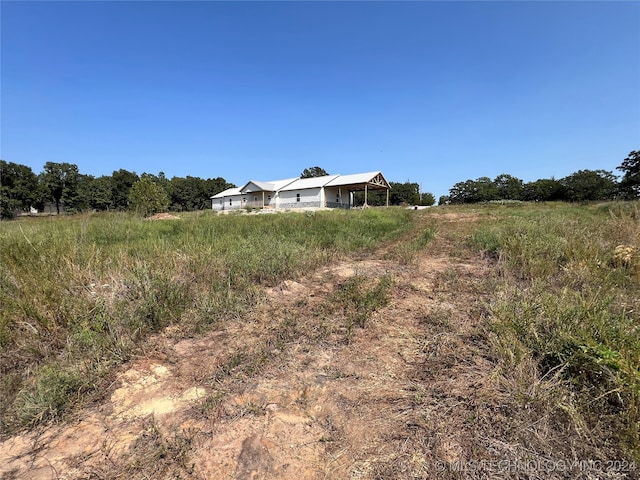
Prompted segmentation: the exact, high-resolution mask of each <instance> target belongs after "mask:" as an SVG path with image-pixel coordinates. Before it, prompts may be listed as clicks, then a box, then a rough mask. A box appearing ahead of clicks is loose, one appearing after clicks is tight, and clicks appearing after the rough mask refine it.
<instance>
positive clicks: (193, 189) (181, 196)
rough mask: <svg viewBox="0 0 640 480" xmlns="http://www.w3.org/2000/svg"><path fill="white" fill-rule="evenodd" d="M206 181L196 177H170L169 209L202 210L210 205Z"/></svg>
mask: <svg viewBox="0 0 640 480" xmlns="http://www.w3.org/2000/svg"><path fill="white" fill-rule="evenodd" d="M210 197H211V195H209V194H208V191H207V183H206V181H205V180H203V179H202V178H198V177H190V176H188V177H185V178H182V177H173V178H172V179H171V209H172V210H176V211H192V210H203V209H205V208H209V207H210V205H211V198H210Z"/></svg>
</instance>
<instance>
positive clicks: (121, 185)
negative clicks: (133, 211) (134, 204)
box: [111, 168, 139, 210]
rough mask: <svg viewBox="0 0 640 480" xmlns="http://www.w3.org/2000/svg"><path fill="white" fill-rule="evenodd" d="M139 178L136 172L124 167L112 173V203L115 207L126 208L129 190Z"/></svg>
mask: <svg viewBox="0 0 640 480" xmlns="http://www.w3.org/2000/svg"><path fill="white" fill-rule="evenodd" d="M138 180H139V177H138V174H137V173H136V172H129V171H127V170H125V169H123V168H121V169H120V170H118V171H114V172H113V173H112V174H111V205H112V206H113V208H115V209H118V210H126V208H127V203H128V201H129V192H130V191H131V187H133V184H134V183H136V182H137V181H138Z"/></svg>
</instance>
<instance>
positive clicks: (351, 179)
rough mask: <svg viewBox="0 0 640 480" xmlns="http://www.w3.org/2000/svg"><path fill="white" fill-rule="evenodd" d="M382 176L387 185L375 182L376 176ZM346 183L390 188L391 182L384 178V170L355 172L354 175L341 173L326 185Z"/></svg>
mask: <svg viewBox="0 0 640 480" xmlns="http://www.w3.org/2000/svg"><path fill="white" fill-rule="evenodd" d="M378 176H380V177H381V180H382V182H383V183H384V184H385V185H377V184H376V183H377V182H373V181H374V180H375V179H376V177H378ZM344 185H357V186H362V187H364V185H368V186H369V187H371V188H373V189H375V188H389V182H387V179H386V178H384V176H383V175H382V172H368V173H354V174H352V175H339V176H338V178H335V179H334V180H332V181H331V182H329V183H327V184H326V185H325V186H327V187H338V186H344Z"/></svg>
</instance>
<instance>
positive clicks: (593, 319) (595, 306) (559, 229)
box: [471, 203, 640, 459]
mask: <svg viewBox="0 0 640 480" xmlns="http://www.w3.org/2000/svg"><path fill="white" fill-rule="evenodd" d="M471 243H472V244H473V245H474V246H475V247H476V248H478V249H480V250H481V251H483V252H485V254H487V256H488V257H490V258H493V259H495V260H496V261H497V262H498V266H499V268H500V269H501V273H502V283H501V284H500V287H499V288H498V290H497V295H496V298H495V300H494V302H493V304H492V306H491V309H492V313H493V315H494V322H493V325H492V328H493V330H494V332H495V333H496V338H497V346H498V348H499V350H500V352H501V353H502V356H503V359H504V361H505V362H506V364H507V367H508V368H517V367H518V365H519V364H521V363H523V362H528V361H533V362H534V364H535V365H537V375H538V378H542V379H547V380H552V379H554V380H556V381H558V382H559V383H558V384H557V388H558V389H559V390H558V392H557V395H556V396H555V397H554V398H556V404H555V405H551V408H555V409H556V413H557V412H558V411H563V412H565V413H566V414H567V416H568V418H567V421H568V422H570V423H573V425H574V427H575V428H576V429H577V430H581V431H583V432H587V434H592V435H606V436H607V441H606V442H604V443H608V444H615V445H617V446H618V447H621V448H622V450H623V451H627V452H629V454H630V455H631V456H633V457H635V458H636V459H639V458H640V433H639V432H640V370H639V369H640V313H639V312H640V297H639V295H638V292H639V291H640V263H638V262H639V261H640V258H637V257H635V258H634V259H632V261H630V262H628V263H626V264H621V263H620V262H616V261H615V258H614V252H615V248H616V246H618V245H630V246H634V247H635V248H638V247H640V212H639V210H638V204H637V203H635V204H634V203H620V204H616V203H612V204H606V205H592V206H575V205H555V206H539V207H530V208H528V209H513V210H503V211H502V212H501V213H500V215H499V217H498V220H497V221H495V222H492V223H487V224H485V226H484V227H483V228H481V229H480V230H479V231H477V232H476V233H475V234H474V235H472V237H471ZM531 381H532V382H533V381H534V380H533V379H532V380H531Z"/></svg>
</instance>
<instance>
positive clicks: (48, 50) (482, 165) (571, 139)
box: [0, 0, 640, 197]
mask: <svg viewBox="0 0 640 480" xmlns="http://www.w3.org/2000/svg"><path fill="white" fill-rule="evenodd" d="M0 15H1V17H0V18H1V42H2V44H1V67H2V70H1V72H0V79H1V86H0V88H1V95H2V96H1V118H0V127H1V130H0V140H1V143H0V157H1V158H2V159H4V160H7V161H11V162H15V163H19V164H23V165H28V166H30V167H31V168H32V169H33V170H34V172H36V173H39V172H41V171H42V167H43V165H44V164H45V162H47V161H52V162H69V163H75V164H76V165H78V168H79V169H80V172H81V173H85V174H91V175H95V176H99V175H110V174H111V173H112V172H113V171H114V170H117V169H120V168H126V169H127V170H130V171H135V172H137V173H138V174H140V173H143V172H148V173H154V174H157V173H158V172H160V171H163V172H165V174H166V175H167V176H168V177H172V176H187V175H192V176H198V177H202V178H212V177H224V178H225V179H227V180H228V181H230V182H233V183H236V184H242V183H244V182H245V181H247V180H249V179H257V180H273V179H278V178H288V177H295V176H297V175H299V174H300V172H302V170H303V169H304V168H307V167H312V166H316V165H317V166H320V167H323V168H324V169H325V170H327V171H328V172H330V173H343V174H349V173H357V172H365V171H376V170H380V171H382V172H383V174H384V175H385V177H386V178H387V180H389V181H397V182H404V181H407V180H410V181H412V182H417V183H420V184H421V185H422V189H423V191H430V192H432V193H434V194H435V195H436V197H438V196H440V195H444V194H447V193H448V190H449V188H451V187H452V186H453V184H455V183H456V182H458V181H464V180H467V179H470V178H471V179H475V178H478V177H480V176H489V177H491V178H494V177H495V176H497V175H499V174H501V173H509V174H511V175H514V176H517V177H519V178H521V179H523V180H525V181H532V180H536V179H538V178H550V177H552V176H554V177H556V178H561V177H563V176H566V175H568V174H570V173H573V172H575V171H577V170H580V169H604V170H611V171H614V173H619V172H615V167H617V166H619V165H620V163H622V160H623V159H624V158H625V157H626V155H627V154H628V153H629V152H630V151H631V150H638V149H640V2H516V1H514V2H256V3H254V2H207V1H200V2H154V1H148V2H125V1H112V2H92V1H84V2H49V1H47V2H13V1H6V0H5V1H2V2H0Z"/></svg>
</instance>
